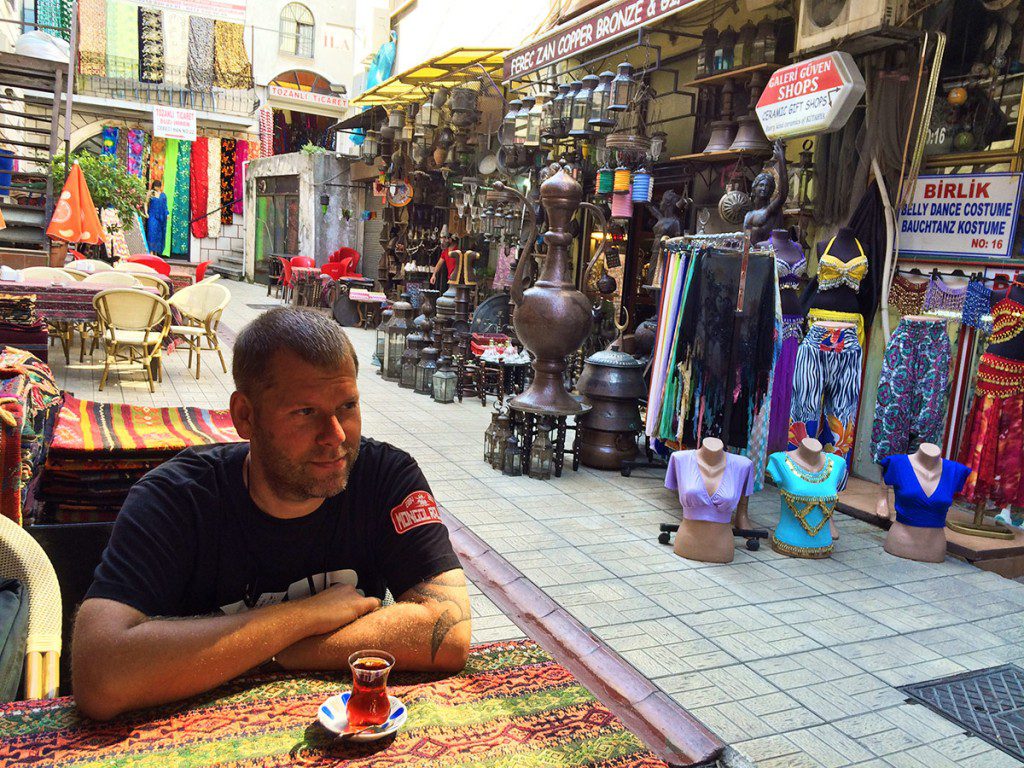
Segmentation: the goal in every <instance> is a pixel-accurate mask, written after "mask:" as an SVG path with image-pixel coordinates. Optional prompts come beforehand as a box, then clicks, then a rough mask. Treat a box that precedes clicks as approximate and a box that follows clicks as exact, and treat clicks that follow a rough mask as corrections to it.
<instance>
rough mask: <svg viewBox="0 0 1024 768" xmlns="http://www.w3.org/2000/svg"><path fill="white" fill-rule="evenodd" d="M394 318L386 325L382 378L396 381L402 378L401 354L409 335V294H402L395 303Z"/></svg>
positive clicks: (410, 307) (410, 308) (410, 305)
mask: <svg viewBox="0 0 1024 768" xmlns="http://www.w3.org/2000/svg"><path fill="white" fill-rule="evenodd" d="M392 309H393V310H394V313H395V314H394V317H392V318H391V322H390V323H388V330H387V342H386V344H385V346H384V369H383V370H384V378H385V379H387V380H388V381H398V380H399V379H400V378H401V376H402V354H403V353H404V352H405V341H406V336H407V335H408V334H409V318H410V316H411V315H412V311H413V309H412V304H410V303H409V294H407V293H403V294H402V299H401V301H396V302H395V305H394V307H393V308H392Z"/></svg>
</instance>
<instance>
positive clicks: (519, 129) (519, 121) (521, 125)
mask: <svg viewBox="0 0 1024 768" xmlns="http://www.w3.org/2000/svg"><path fill="white" fill-rule="evenodd" d="M533 104H534V99H533V96H524V97H523V103H522V105H521V106H520V107H519V111H518V112H516V144H518V145H520V146H525V144H526V138H527V134H528V131H529V127H530V110H531V109H533Z"/></svg>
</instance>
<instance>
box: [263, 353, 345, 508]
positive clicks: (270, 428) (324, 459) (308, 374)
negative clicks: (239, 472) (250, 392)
mask: <svg viewBox="0 0 1024 768" xmlns="http://www.w3.org/2000/svg"><path fill="white" fill-rule="evenodd" d="M268 364H269V365H270V367H271V369H272V376H273V383H272V384H271V385H270V386H269V387H267V388H266V389H264V390H263V391H262V392H260V393H259V394H258V395H257V396H256V397H255V398H254V401H253V402H252V403H251V405H252V408H251V417H250V420H249V424H248V425H247V426H248V428H247V430H246V431H248V432H249V433H250V434H249V439H250V443H251V453H252V460H253V461H254V462H259V465H260V469H261V470H262V471H263V473H264V475H265V477H266V478H267V480H268V481H269V482H270V483H271V487H272V489H273V491H274V493H276V494H277V495H279V496H281V497H284V498H288V499H290V500H293V501H306V500H310V499H323V498H327V497H330V496H334V495H336V494H338V493H341V492H342V491H343V490H345V486H346V485H347V484H348V477H349V474H350V473H351V471H352V467H353V465H354V464H355V462H356V457H357V456H358V455H359V437H360V435H361V433H362V416H361V414H360V412H359V390H358V388H357V387H356V371H355V367H354V366H353V364H352V361H351V360H348V359H346V360H345V362H344V364H343V365H342V366H341V367H340V368H338V369H335V370H325V369H323V368H317V367H316V366H313V365H310V364H309V363H307V362H305V361H304V360H302V359H301V358H300V357H299V356H298V355H295V354H294V353H292V352H287V351H285V352H278V353H277V354H276V355H275V356H274V357H273V358H271V359H270V360H269V361H268Z"/></svg>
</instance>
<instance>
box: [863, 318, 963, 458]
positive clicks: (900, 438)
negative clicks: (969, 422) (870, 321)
mask: <svg viewBox="0 0 1024 768" xmlns="http://www.w3.org/2000/svg"><path fill="white" fill-rule="evenodd" d="M950 355H951V351H950V345H949V334H948V333H946V324H945V323H941V322H932V321H928V320H908V319H907V318H905V317H904V318H903V319H902V320H900V323H899V325H897V326H896V330H895V331H893V334H892V337H891V338H890V339H889V343H888V345H886V348H885V358H884V359H883V361H882V375H881V379H880V380H879V382H878V403H877V405H876V406H875V422H874V424H873V425H872V428H871V457H872V458H873V459H874V461H875V463H876V464H877V463H879V462H880V461H881V460H882V459H883V458H885V457H886V456H893V455H895V454H902V453H913V452H914V451H916V450H917V449H918V448H919V447H920V445H921V443H933V444H936V445H939V444H941V442H942V433H943V431H944V428H945V421H946V395H947V390H948V388H949V361H950Z"/></svg>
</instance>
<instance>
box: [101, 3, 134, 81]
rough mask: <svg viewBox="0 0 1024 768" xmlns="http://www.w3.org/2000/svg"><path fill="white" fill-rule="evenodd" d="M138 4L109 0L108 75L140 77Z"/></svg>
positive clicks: (128, 78)
mask: <svg viewBox="0 0 1024 768" xmlns="http://www.w3.org/2000/svg"><path fill="white" fill-rule="evenodd" d="M137 8H138V6H135V5H130V4H129V3H125V2H122V0H107V77H123V78H125V79H127V80H138V79H139V13H138V10H137Z"/></svg>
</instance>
